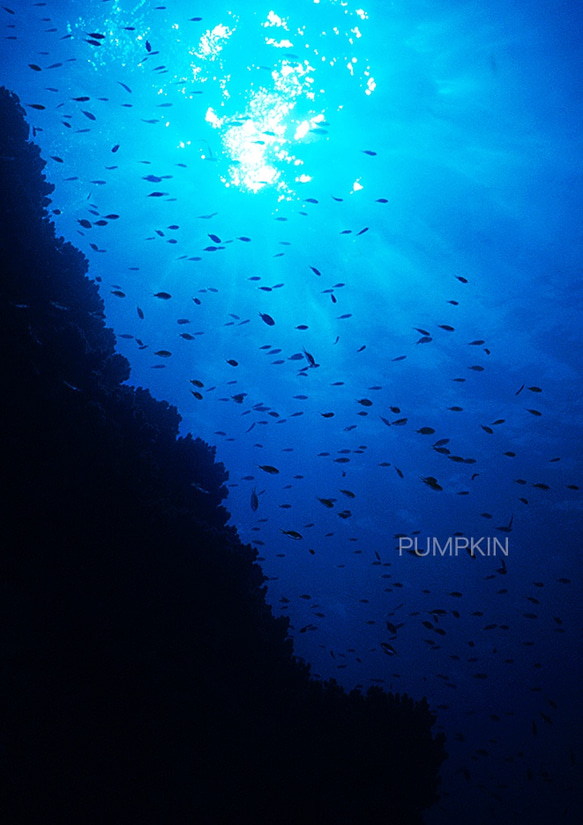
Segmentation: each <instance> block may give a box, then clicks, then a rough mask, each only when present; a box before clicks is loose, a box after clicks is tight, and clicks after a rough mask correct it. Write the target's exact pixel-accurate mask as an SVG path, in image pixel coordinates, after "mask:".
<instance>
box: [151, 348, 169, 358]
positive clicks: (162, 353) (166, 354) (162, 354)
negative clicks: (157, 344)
mask: <svg viewBox="0 0 583 825" xmlns="http://www.w3.org/2000/svg"><path fill="white" fill-rule="evenodd" d="M154 355H158V356H159V357H160V358H170V356H171V355H172V353H171V352H169V351H168V350H167V349H159V350H158V352H155V353H154Z"/></svg>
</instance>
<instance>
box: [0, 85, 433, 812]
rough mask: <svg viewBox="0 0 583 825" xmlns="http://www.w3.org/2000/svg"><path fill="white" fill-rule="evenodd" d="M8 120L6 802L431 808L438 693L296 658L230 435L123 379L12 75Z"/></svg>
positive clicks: (3, 96) (3, 157)
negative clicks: (356, 679) (259, 550)
mask: <svg viewBox="0 0 583 825" xmlns="http://www.w3.org/2000/svg"><path fill="white" fill-rule="evenodd" d="M0 123H1V124H2V128H1V133H0V142H1V145H0V181H1V192H2V198H1V201H0V215H1V220H0V233H1V235H0V239H1V240H0V243H1V271H2V276H1V277H2V290H1V295H0V312H1V318H0V330H1V335H2V388H3V403H2V414H3V427H2V436H3V437H2V467H3V473H2V475H3V478H4V485H3V486H4V492H3V494H2V498H1V501H2V511H1V512H2V553H1V564H2V575H1V577H0V587H1V600H0V604H1V610H2V623H3V627H4V629H5V630H4V634H3V646H2V672H3V676H2V693H3V697H2V717H3V719H2V723H1V728H0V731H1V732H0V765H1V770H2V774H3V780H4V784H5V787H6V788H7V793H6V795H5V796H4V802H3V803H0V804H2V805H5V806H7V808H8V816H7V818H5V819H4V821H5V822H10V823H11V824H12V825H15V823H27V825H32V823H43V825H46V824H47V823H57V822H59V823H62V822H71V823H84V824H86V823H100V824H101V823H103V822H112V823H117V824H118V825H119V823H126V822H127V823H141V825H143V824H144V823H173V824H175V823H182V822H184V823H186V822H188V823H197V824H199V823H200V824H203V823H213V825H216V823H238V822H241V823H242V822H253V823H255V824H256V825H260V824H261V823H278V825H287V824H288V823H289V825H292V824H294V823H303V825H306V823H308V825H309V823H312V822H313V823H316V822H317V823H323V824H324V825H325V824H326V823H330V825H336V823H338V824H339V825H340V824H341V823H347V825H360V824H361V823H362V825H372V824H373V823H385V825H410V824H411V825H413V824H414V823H421V822H422V821H423V817H422V812H423V810H424V809H425V808H427V807H428V806H429V805H431V804H433V803H434V802H435V801H436V799H437V791H438V785H439V776H438V773H439V768H440V765H441V763H442V761H443V759H444V758H445V752H444V738H443V736H442V735H435V736H433V735H432V732H431V728H432V726H433V724H434V722H435V718H434V716H433V715H432V714H431V712H430V710H429V707H428V705H427V703H426V701H425V700H422V701H419V702H414V701H413V700H412V699H411V698H409V697H407V696H406V695H403V696H399V695H392V694H387V693H385V692H383V691H382V690H380V689H378V688H371V689H370V690H369V691H368V693H367V694H366V695H363V694H361V693H360V692H358V691H352V692H351V693H346V692H345V691H344V690H343V689H342V688H341V687H340V686H339V685H338V684H337V683H335V682H334V681H333V680H332V681H329V682H319V681H317V680H314V679H311V678H310V670H309V667H308V666H307V665H306V664H304V663H302V662H301V661H299V660H297V659H295V658H294V656H293V649H292V643H291V640H290V639H289V637H288V635H287V629H288V622H287V619H284V618H275V617H274V616H273V615H272V612H271V608H270V607H269V605H268V604H267V603H266V601H265V587H264V582H265V579H264V576H263V574H262V571H261V569H260V567H259V565H258V564H257V563H256V561H255V560H256V551H255V550H254V549H253V548H252V547H250V546H248V545H243V544H242V543H241V542H240V540H239V538H238V535H237V533H236V531H235V530H234V529H233V528H232V527H229V526H227V520H228V512H227V510H226V509H225V507H224V506H223V505H222V503H221V502H222V501H223V499H224V498H225V496H226V492H227V491H226V487H225V483H226V481H227V478H228V475H227V472H226V471H225V468H224V466H223V465H222V464H220V463H217V462H216V461H215V450H214V448H212V447H210V446H209V445H207V444H206V443H204V442H203V441H201V440H200V439H198V438H193V437H191V436H187V437H186V438H181V437H179V436H178V426H179V422H180V416H179V414H178V412H177V410H176V409H175V408H174V407H172V406H170V405H168V404H167V403H164V402H160V401H156V400H155V399H154V398H153V397H152V396H151V394H150V393H149V392H148V391H147V390H144V389H135V388H132V387H130V386H128V385H126V384H124V383H123V382H124V381H126V380H127V379H128V377H129V374H130V370H129V365H128V362H127V360H126V359H125V358H123V357H122V356H121V355H119V354H117V353H116V351H115V336H114V334H113V332H112V330H111V329H108V328H107V327H106V325H105V319H104V309H103V302H102V300H101V298H100V296H99V292H98V288H97V285H96V284H95V283H94V282H93V281H92V280H90V278H89V277H88V276H87V273H88V262H87V259H86V258H85V257H84V255H83V254H82V253H81V252H80V251H79V250H78V249H76V248H75V247H74V246H72V245H71V244H70V243H67V242H66V241H65V240H64V239H63V238H57V237H56V236H55V229H54V224H53V223H52V222H51V220H50V218H49V215H48V212H47V206H48V205H49V204H50V194H51V192H52V190H53V187H52V186H51V185H50V184H49V183H47V181H46V179H45V176H44V174H43V169H44V166H45V163H44V161H43V160H42V158H41V154H40V150H39V148H38V147H37V146H36V145H35V144H34V143H32V142H29V140H28V138H29V126H28V124H27V123H26V120H25V114H24V110H23V109H22V107H21V106H20V104H19V101H18V98H17V97H16V96H15V95H14V94H12V93H10V92H8V91H7V90H6V89H3V88H2V89H0ZM200 488H202V490H204V491H206V492H202V491H201V489H200Z"/></svg>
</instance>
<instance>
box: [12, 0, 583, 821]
mask: <svg viewBox="0 0 583 825" xmlns="http://www.w3.org/2000/svg"><path fill="white" fill-rule="evenodd" d="M10 8H11V10H12V11H13V12H14V13H10V11H8V10H6V7H4V9H3V10H2V11H1V20H2V25H3V39H2V46H1V64H2V82H3V83H4V84H5V85H7V86H8V87H9V88H11V89H13V90H14V91H16V92H17V93H18V94H19V96H20V98H21V102H22V104H23V105H24V106H25V107H26V108H27V111H28V112H29V118H30V122H31V124H32V125H33V126H34V127H35V139H36V141H37V142H38V143H39V144H40V146H41V148H42V151H43V155H44V157H45V159H47V161H48V166H47V176H48V178H49V180H51V181H52V182H53V183H55V185H56V190H55V193H54V197H53V203H52V205H51V208H52V209H53V210H54V220H55V223H56V225H57V229H58V232H59V233H60V234H62V235H64V236H65V237H66V238H68V239H70V240H71V241H72V242H73V243H74V244H75V245H77V246H78V247H79V248H80V249H82V250H83V252H84V253H85V254H86V255H87V257H88V258H89V260H90V266H91V269H90V275H91V276H92V277H93V278H100V279H101V286H102V294H103V298H104V301H105V303H106V308H107V316H108V321H109V323H110V324H111V325H112V326H113V328H114V329H115V331H116V333H117V334H118V336H126V337H118V343H119V349H120V351H121V352H122V353H123V354H124V355H126V356H127V357H128V359H129V360H130V362H131V365H132V379H131V382H132V383H133V384H136V385H143V386H147V387H149V388H150V389H151V390H152V392H154V394H155V395H156V396H158V397H160V398H165V399H167V400H168V401H171V402H172V403H174V404H176V405H177V406H178V408H179V410H180V413H181V414H182V416H183V429H184V431H192V432H193V433H194V434H196V435H200V436H201V437H203V438H205V439H206V440H207V441H208V442H209V443H212V444H216V445H217V457H218V458H219V459H220V460H221V461H224V463H225V465H226V466H227V468H228V469H229V472H230V482H231V485H230V496H229V500H228V502H227V504H228V507H229V509H230V511H231V513H232V523H233V524H235V525H236V526H237V528H238V530H239V532H240V534H241V536H242V538H243V539H244V540H246V541H249V542H250V543H254V544H256V545H257V546H258V547H259V549H260V552H261V555H262V557H263V562H262V564H263V568H264V570H265V572H266V574H267V575H268V576H269V577H270V581H269V599H270V601H271V602H272V603H273V605H274V606H275V609H276V611H279V610H283V611H285V612H286V613H287V614H288V615H289V616H290V619H291V624H292V626H293V635H294V639H295V647H296V651H297V653H298V654H299V655H301V656H303V657H304V658H305V659H306V660H308V661H310V662H311V663H313V668H314V672H315V673H317V674H320V675H321V676H322V677H325V678H328V677H331V676H333V677H334V678H336V679H337V680H338V681H339V682H341V683H342V684H344V685H345V686H347V687H349V688H350V687H353V686H354V685H356V684H360V685H362V686H364V687H365V688H366V687H367V686H368V685H369V684H371V682H375V681H376V682H378V683H381V684H383V685H384V686H385V687H386V688H387V689H392V690H395V691H401V692H403V691H407V692H409V693H411V694H413V695H414V696H421V695H427V696H428V698H429V700H430V702H431V703H432V705H433V706H434V707H437V708H439V724H440V726H442V727H443V729H444V730H445V731H446V733H447V735H448V739H449V741H448V747H449V750H450V753H451V758H450V760H449V762H448V764H447V766H446V770H445V777H444V779H445V783H444V791H445V792H446V793H447V794H448V795H447V796H445V797H444V799H443V801H442V803H440V806H439V808H437V809H436V810H435V811H433V812H431V815H430V816H428V822H432V823H433V822H434V823H441V822H448V823H449V822H454V821H455V822H461V821H465V819H466V818H468V817H469V816H470V815H471V816H472V817H473V819H474V821H476V822H478V823H479V822H490V821H493V819H494V817H497V818H498V821H500V822H510V821H512V822H541V823H543V822H544V823H548V822H550V821H563V820H559V819H558V817H560V815H561V814H562V813H563V812H564V811H565V810H567V813H566V816H565V819H564V821H569V822H571V821H572V822H575V821H577V822H579V821H580V819H579V818H577V817H578V816H579V812H580V803H581V800H580V798H579V799H578V798H577V793H576V792H575V791H574V790H573V789H572V786H575V785H576V782H577V771H580V764H581V750H580V748H581V726H580V723H579V722H578V721H577V720H578V718H579V716H580V715H579V714H577V715H575V714H574V711H573V708H575V707H578V705H579V703H580V699H581V690H580V679H581V675H582V674H581V663H580V660H579V655H578V650H579V646H580V642H581V624H582V622H581V608H580V607H579V602H578V598H577V590H578V589H579V588H580V585H581V573H580V569H581V565H580V537H581V508H582V504H581V489H580V488H581V487H582V486H583V485H582V479H581V412H582V405H581V390H580V388H581V353H582V347H581V338H582V336H581V307H582V296H581V251H582V243H581V229H580V215H581V212H582V208H581V177H580V164H581V100H582V94H581V91H582V89H581V86H582V83H581V72H580V54H581V35H582V27H581V17H580V15H579V14H578V13H577V11H576V9H574V8H573V6H572V4H566V3H564V4H556V3H553V4H550V3H547V4H544V3H539V4H537V3H534V2H523V3H518V4H512V6H511V7H510V8H509V7H508V4H506V3H488V4H487V5H486V4H484V3H471V2H434V3H425V2H421V1H419V2H415V1H414V2H409V3H404V2H393V3H380V2H376V3H372V4H371V3H366V4H365V5H363V6H362V7H359V6H358V4H357V3H352V2H345V3H340V2H331V0H321V2H319V3H308V2H296V3H286V2H284V3H277V4H275V5H272V4H258V3H249V2H234V3H233V4H231V5H227V4H222V3H220V2H207V3H205V4H201V5H200V6H199V7H198V8H197V7H196V6H195V5H193V4H191V3H185V2H178V0H176V2H171V0H168V2H167V3H166V5H165V6H163V4H162V3H160V5H159V6H156V5H155V3H154V2H122V0H110V1H109V2H102V3H97V2H96V3H93V2H92V3H88V2H86V3H83V2H79V0H75V1H73V0H70V2H65V0H63V1H62V2H47V3H29V2H19V3H14V2H13V4H12V6H11V7H10ZM196 17H200V18H202V19H201V20H194V19H192V18H196ZM92 35H95V36H92ZM97 35H100V36H99V37H98V36H97ZM90 40H93V41H94V42H93V43H91V42H88V41H90ZM31 64H32V66H33V67H34V66H36V67H38V68H37V69H35V68H31ZM75 98H87V99H86V100H78V99H77V100H76V99H75ZM39 106H42V107H44V108H42V109H41V108H38V107H39ZM35 107H36V108H35ZM147 178H150V179H149V180H148V179H147ZM154 193H162V194H154ZM108 215H117V216H119V217H114V218H108V217H106V216H108ZM80 221H85V222H86V223H85V226H83V224H81V223H80ZM98 221H104V222H105V223H104V224H103V225H99V224H98V223H97V222H98ZM87 222H88V223H89V224H90V225H89V226H88V223H87ZM213 236H214V237H213ZM462 279H463V280H462ZM116 292H117V293H123V297H122V296H121V295H119V294H118V295H116V294H115V293H116ZM159 292H165V293H168V294H170V295H171V296H172V297H171V298H170V299H167V300H165V299H164V298H158V297H154V294H155V293H159ZM138 307H139V308H140V311H141V313H142V314H143V318H140V317H139V315H138V311H137V308H138ZM261 314H263V315H264V316H269V317H270V318H271V319H272V320H273V321H274V322H275V323H274V324H268V323H266V321H265V320H264V319H262V317H261ZM179 319H180V320H185V321H187V322H188V323H182V324H179V323H177V322H178V320H179ZM303 326H305V327H306V328H305V329H301V328H299V327H303ZM185 334H186V336H187V337H184V335H185ZM426 339H431V340H426ZM139 342H142V343H139ZM475 342H481V343H475ZM157 352H158V353H160V352H162V353H164V352H169V353H171V355H169V356H166V357H164V355H156V354H155V353H157ZM306 353H309V354H310V356H313V359H314V362H315V363H316V364H317V365H318V366H317V367H315V366H310V364H311V361H310V360H309V358H308V356H307V355H306ZM231 361H233V362H236V364H232V363H229V362H231ZM473 367H479V368H480V369H473ZM193 380H194V381H197V382H200V383H201V384H202V386H199V385H198V384H193V383H192V381H193ZM523 385H524V386H523ZM521 388H522V389H521ZM539 390H540V391H539ZM193 392H198V393H199V394H200V396H201V398H200V399H199V398H196V397H195V396H194V395H193ZM363 402H364V403H363ZM456 408H461V409H456ZM324 414H325V415H324ZM330 414H332V415H330ZM402 419H406V422H405V423H396V422H399V421H401V420H402ZM497 422H499V423H497ZM423 428H430V429H431V430H432V431H433V432H427V433H425V432H419V431H420V430H423ZM443 439H449V441H447V442H445V443H442V442H443ZM447 451H449V452H447ZM508 453H513V454H514V455H508ZM261 466H267V467H274V468H276V469H277V470H278V471H279V472H278V473H277V474H276V473H270V472H267V471H265V470H262V469H261ZM423 479H425V480H426V482H425V483H424V481H423ZM433 480H435V481H433ZM427 482H429V483H427ZM538 485H542V486H538ZM436 487H439V488H441V489H436ZM547 488H548V489H547ZM253 490H255V491H256V494H257V499H258V503H259V506H258V509H257V510H256V511H255V510H253V509H252V507H251V499H252V493H253ZM319 499H323V500H324V502H322V501H320V500H319ZM329 504H331V505H332V506H328V505H329ZM508 526H511V528H512V529H511V531H508V530H506V531H504V530H500V529H499V528H500V527H508ZM283 531H287V532H283ZM289 531H293V532H292V533H291V535H290V532H289ZM456 533H459V534H463V536H465V537H473V538H474V539H475V540H477V539H479V538H480V537H484V541H483V542H482V544H481V545H480V549H485V548H486V546H487V541H486V539H488V538H489V539H490V541H491V542H492V541H493V540H494V538H496V539H497V540H498V541H500V542H504V541H505V540H506V539H507V540H508V546H507V548H508V556H507V557H506V558H504V562H505V566H503V565H502V558H503V557H502V556H501V555H500V552H499V553H498V555H497V556H496V557H490V558H488V557H481V556H480V555H478V557H477V558H475V559H471V558H470V557H469V555H468V553H467V552H466V551H465V550H463V549H462V550H461V551H460V553H459V555H458V556H457V557H456V556H450V555H449V554H447V555H446V556H445V557H440V556H439V555H438V556H433V555H429V556H427V557H423V558H416V557H413V556H412V555H411V554H408V553H406V552H405V553H403V554H400V553H399V550H398V539H396V538H395V535H396V534H403V536H405V537H406V538H407V539H410V540H411V541H412V540H413V538H414V536H415V535H418V541H419V546H420V548H425V546H426V541H427V540H428V539H430V540H432V539H433V538H435V539H436V540H437V541H439V543H440V545H441V546H443V545H445V544H446V542H447V540H448V539H449V538H451V539H452V540H454V538H455V535H456ZM296 534H300V535H301V538H297V535H296ZM562 579H563V580H569V581H568V582H565V581H561V580H562ZM455 593H458V594H462V595H452V594H455ZM308 597H309V598H308ZM436 611H438V612H436ZM387 622H388V623H389V625H387ZM424 623H425V624H424ZM485 628H488V629H485ZM383 646H384V647H383ZM483 674H485V675H486V677H487V678H483V677H482V676H481V675H483ZM541 714H545V715H546V716H547V717H550V718H551V720H552V724H550V723H549V722H547V721H545V719H544V716H542V715H541ZM533 720H534V721H535V722H536V728H537V732H536V735H534V728H533V724H532V723H533ZM571 749H573V757H574V758H573V757H572V756H571ZM521 754H522V755H521ZM573 762H574V764H573ZM464 771H469V774H468V776H469V781H468V780H467V778H466V776H465V775H464ZM529 777H532V778H529Z"/></svg>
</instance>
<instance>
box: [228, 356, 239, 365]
mask: <svg viewBox="0 0 583 825" xmlns="http://www.w3.org/2000/svg"><path fill="white" fill-rule="evenodd" d="M227 364H230V365H231V366H232V367H238V366H239V362H238V361H235V359H234V358H228V359H227Z"/></svg>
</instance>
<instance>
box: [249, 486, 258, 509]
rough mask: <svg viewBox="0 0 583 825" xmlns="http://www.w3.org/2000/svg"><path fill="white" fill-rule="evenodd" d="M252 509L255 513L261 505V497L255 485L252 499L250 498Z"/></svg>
mask: <svg viewBox="0 0 583 825" xmlns="http://www.w3.org/2000/svg"><path fill="white" fill-rule="evenodd" d="M249 503H250V505H251V509H252V510H253V512H254V513H255V512H256V511H257V509H258V507H259V499H258V497H257V492H256V490H255V487H254V488H253V489H252V490H251V500H250V502H249Z"/></svg>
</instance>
